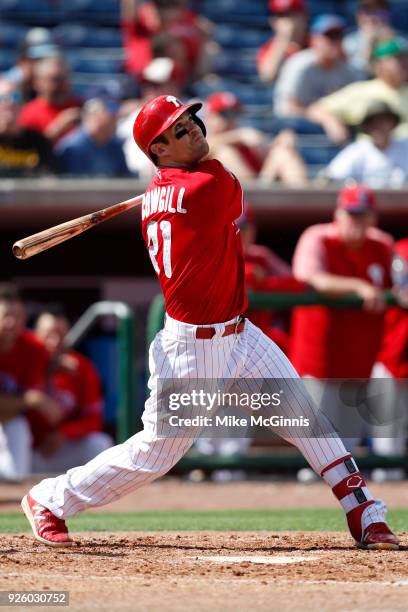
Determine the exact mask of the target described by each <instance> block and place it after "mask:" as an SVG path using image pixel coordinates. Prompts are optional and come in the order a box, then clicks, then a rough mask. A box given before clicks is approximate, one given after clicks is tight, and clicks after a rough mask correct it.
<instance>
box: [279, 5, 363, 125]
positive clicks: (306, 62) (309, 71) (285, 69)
mask: <svg viewBox="0 0 408 612" xmlns="http://www.w3.org/2000/svg"><path fill="white" fill-rule="evenodd" d="M344 29H345V22H344V20H343V19H342V18H341V17H338V16H337V15H319V17H317V18H316V19H315V20H314V21H313V22H312V26H311V35H312V37H311V48H310V49H304V50H303V51H299V52H298V53H296V55H294V56H293V57H290V58H289V59H287V60H286V62H285V63H284V64H283V66H282V70H281V72H280V75H279V78H278V80H277V82H276V87H275V94H274V110H275V113H276V114H277V115H280V116H305V115H306V110H307V107H308V106H309V105H310V104H312V103H313V102H315V101H316V100H318V99H319V98H321V97H323V96H326V95H328V94H330V93H332V92H334V91H336V90H338V89H340V88H341V87H344V86H346V85H348V84H349V83H351V82H353V81H355V80H356V79H357V78H358V73H357V72H356V70H355V69H354V68H352V67H351V66H350V65H349V64H347V62H346V61H345V55H344V51H343V36H344Z"/></svg>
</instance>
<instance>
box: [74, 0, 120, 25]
mask: <svg viewBox="0 0 408 612" xmlns="http://www.w3.org/2000/svg"><path fill="white" fill-rule="evenodd" d="M66 11H67V18H68V19H69V20H70V21H80V22H84V23H89V24H91V23H95V24H100V25H118V24H119V21H120V2H118V0H103V1H102V2H101V1H100V0H99V1H98V0H69V2H66Z"/></svg>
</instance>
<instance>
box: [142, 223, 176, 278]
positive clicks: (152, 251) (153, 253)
mask: <svg viewBox="0 0 408 612" xmlns="http://www.w3.org/2000/svg"><path fill="white" fill-rule="evenodd" d="M158 226H159V227H160V231H161V235H162V239H163V268H164V273H165V275H166V276H167V278H171V275H172V269H171V223H170V221H160V223H157V221H153V222H152V223H149V225H148V226H147V237H148V245H147V246H148V249H149V255H150V259H151V260H152V264H153V268H154V269H155V271H156V274H160V266H159V264H158V262H157V259H156V257H157V253H158V252H159V239H158Z"/></svg>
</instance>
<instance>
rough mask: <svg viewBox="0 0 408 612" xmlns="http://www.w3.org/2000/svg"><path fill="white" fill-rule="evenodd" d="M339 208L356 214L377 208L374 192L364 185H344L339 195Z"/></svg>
mask: <svg viewBox="0 0 408 612" xmlns="http://www.w3.org/2000/svg"><path fill="white" fill-rule="evenodd" d="M337 209H338V210H346V211H347V212H349V213H355V214H358V213H364V212H368V211H369V210H376V200H375V195H374V192H373V191H372V190H371V189H367V187H363V186H362V185H353V186H352V187H344V189H342V190H341V191H340V193H339V195H338V197H337Z"/></svg>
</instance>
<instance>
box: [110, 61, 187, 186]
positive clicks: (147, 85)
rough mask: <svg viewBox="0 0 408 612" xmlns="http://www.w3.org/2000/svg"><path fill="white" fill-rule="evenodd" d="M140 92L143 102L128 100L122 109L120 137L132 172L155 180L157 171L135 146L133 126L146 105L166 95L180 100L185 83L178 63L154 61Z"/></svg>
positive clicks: (147, 71) (143, 78) (146, 72)
mask: <svg viewBox="0 0 408 612" xmlns="http://www.w3.org/2000/svg"><path fill="white" fill-rule="evenodd" d="M140 89H141V96H140V99H139V100H128V101H126V102H125V103H124V104H123V105H122V108H121V111H120V115H121V119H119V122H118V128H117V135H118V137H119V138H120V140H121V141H122V143H123V151H124V153H125V158H126V163H127V165H128V168H129V170H130V171H131V172H132V173H133V174H135V175H137V176H139V177H140V178H142V179H145V180H149V179H151V178H153V176H154V174H155V172H156V168H155V166H154V164H153V163H152V162H151V161H150V160H149V159H148V158H147V157H146V155H144V153H142V151H141V150H140V149H139V147H137V146H136V145H135V139H134V137H133V125H134V123H135V119H136V117H137V115H138V113H139V111H140V109H141V108H142V106H143V104H145V102H148V101H149V100H152V99H153V98H155V97H156V96H161V95H165V94H170V95H172V96H176V98H180V96H181V79H180V78H179V67H178V65H177V64H176V62H175V61H174V60H172V59H170V58H169V57H157V58H155V59H154V60H152V61H151V62H150V64H148V66H146V68H145V69H144V70H143V73H142V78H141V82H140Z"/></svg>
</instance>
